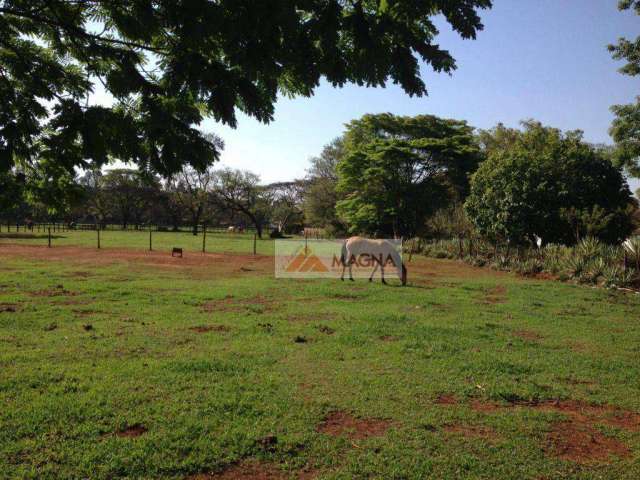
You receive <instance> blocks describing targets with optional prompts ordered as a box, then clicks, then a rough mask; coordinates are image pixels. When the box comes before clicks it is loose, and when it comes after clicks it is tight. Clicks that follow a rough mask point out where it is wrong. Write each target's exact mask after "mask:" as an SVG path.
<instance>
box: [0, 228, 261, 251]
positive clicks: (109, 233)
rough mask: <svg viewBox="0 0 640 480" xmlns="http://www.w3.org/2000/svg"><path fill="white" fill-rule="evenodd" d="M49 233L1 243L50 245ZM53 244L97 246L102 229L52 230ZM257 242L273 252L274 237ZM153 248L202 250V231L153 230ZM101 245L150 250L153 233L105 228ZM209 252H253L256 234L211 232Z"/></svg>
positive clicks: (15, 235)
mask: <svg viewBox="0 0 640 480" xmlns="http://www.w3.org/2000/svg"><path fill="white" fill-rule="evenodd" d="M47 237H48V233H46V232H44V231H41V232H37V231H36V232H33V233H30V232H27V233H24V232H22V231H20V232H15V231H13V232H6V227H5V231H4V232H0V245H6V244H16V243H17V244H20V245H40V246H46V245H47V242H48V238H47ZM51 237H52V240H51V244H52V246H53V247H69V246H75V247H89V248H97V246H98V232H96V231H87V230H85V231H80V230H71V231H64V232H58V231H56V232H52V233H51ZM263 237H264V238H263V239H258V240H257V241H256V253H257V254H258V255H273V240H271V239H270V238H269V235H268V234H264V235H263ZM151 243H152V245H151V246H152V248H153V249H154V250H158V251H171V249H172V248H173V247H181V248H183V249H184V250H185V251H188V252H201V251H202V234H201V233H200V234H198V235H193V234H192V233H190V232H152V233H151ZM100 247H101V248H131V249H136V250H148V249H149V232H148V231H143V230H141V231H136V230H126V231H122V230H103V231H101V232H100ZM205 247H206V251H207V252H220V253H227V252H229V253H246V254H249V253H251V254H252V253H253V233H226V232H208V233H207V238H206V244H205Z"/></svg>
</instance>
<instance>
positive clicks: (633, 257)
mask: <svg viewBox="0 0 640 480" xmlns="http://www.w3.org/2000/svg"><path fill="white" fill-rule="evenodd" d="M622 246H623V247H624V251H625V254H626V255H627V259H628V261H629V262H630V263H631V265H632V266H633V267H634V268H635V269H636V270H638V271H640V236H635V237H631V238H630V239H628V240H627V241H626V242H624V243H623V244H622Z"/></svg>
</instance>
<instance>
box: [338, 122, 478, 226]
mask: <svg viewBox="0 0 640 480" xmlns="http://www.w3.org/2000/svg"><path fill="white" fill-rule="evenodd" d="M479 160H480V150H479V147H478V145H477V143H476V140H475V138H474V136H473V129H472V128H471V127H469V126H468V125H467V124H466V122H463V121H458V120H448V119H441V118H438V117H435V116H431V115H419V116H417V117H398V116H394V115H391V114H388V113H387V114H379V115H365V116H364V117H362V118H361V119H360V120H354V121H352V122H351V123H349V124H348V125H347V132H346V134H345V156H344V158H343V160H342V161H341V162H340V163H339V164H338V174H339V182H338V191H339V192H340V193H341V194H342V195H343V199H342V200H340V201H339V202H338V203H337V211H338V214H339V215H340V216H341V217H342V218H343V219H344V221H345V222H346V223H347V224H348V225H349V226H350V229H351V231H352V232H361V233H370V234H376V235H382V234H386V235H395V236H404V237H410V236H413V235H416V234H417V233H419V231H420V230H421V229H422V228H423V226H424V222H425V219H426V217H427V216H428V215H429V214H430V213H432V212H434V211H435V210H436V209H437V208H439V207H441V206H443V205H444V204H445V203H446V202H447V201H451V200H453V201H456V200H460V199H462V198H464V196H465V195H466V193H467V190H468V175H469V173H471V172H473V171H474V170H475V168H476V167H477V164H478V162H479Z"/></svg>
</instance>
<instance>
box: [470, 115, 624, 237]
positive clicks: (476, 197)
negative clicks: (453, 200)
mask: <svg viewBox="0 0 640 480" xmlns="http://www.w3.org/2000/svg"><path fill="white" fill-rule="evenodd" d="M523 126H524V130H523V131H520V132H519V133H518V135H517V137H516V138H515V141H514V142H513V143H510V144H504V145H503V146H501V147H500V148H497V149H496V150H495V151H493V152H491V153H490V154H489V157H488V158H487V160H485V161H484V162H482V164H481V165H480V167H479V168H478V171H477V172H476V173H475V174H474V175H473V177H472V181H471V194H470V195H469V197H468V198H467V200H466V203H465V210H466V212H467V213H468V215H469V217H470V218H471V220H472V221H473V223H474V224H475V226H476V228H477V229H478V231H479V232H480V233H481V234H483V235H485V236H487V237H489V238H490V239H492V240H495V241H509V242H511V243H515V244H523V243H527V242H531V243H533V242H534V236H535V235H538V236H540V237H542V239H543V241H544V242H546V243H547V242H556V243H565V244H572V243H575V242H576V241H578V240H579V239H580V238H582V237H584V236H587V235H593V236H597V237H599V238H600V239H602V240H604V241H607V242H610V243H614V242H617V241H620V240H621V239H623V238H625V237H626V236H627V235H628V234H629V233H630V232H631V230H632V227H631V220H630V216H629V210H628V209H629V207H630V205H631V204H632V198H631V192H630V191H629V187H628V185H627V183H626V181H625V179H624V177H623V175H622V172H621V171H620V169H619V168H616V167H615V166H614V165H613V164H612V163H611V162H610V161H609V160H608V159H607V158H606V156H605V155H604V154H603V152H602V150H601V149H598V148H596V147H594V146H592V145H589V144H587V143H585V142H583V141H582V132H580V131H575V132H567V133H562V132H561V131H560V130H557V129H553V128H549V127H544V126H542V125H541V124H540V123H538V122H534V121H528V122H523Z"/></svg>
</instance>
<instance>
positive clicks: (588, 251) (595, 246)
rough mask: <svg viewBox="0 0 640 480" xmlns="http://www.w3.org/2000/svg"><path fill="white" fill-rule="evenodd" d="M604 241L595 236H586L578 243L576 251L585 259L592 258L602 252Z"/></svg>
mask: <svg viewBox="0 0 640 480" xmlns="http://www.w3.org/2000/svg"><path fill="white" fill-rule="evenodd" d="M603 246H604V245H603V243H602V242H601V241H600V240H598V239H597V238H594V237H585V238H584V239H582V240H581V241H580V243H578V245H577V246H576V248H575V253H576V254H577V255H579V256H580V257H582V258H584V259H585V260H592V259H594V258H595V257H597V256H599V255H600V253H601V252H602V248H603Z"/></svg>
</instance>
